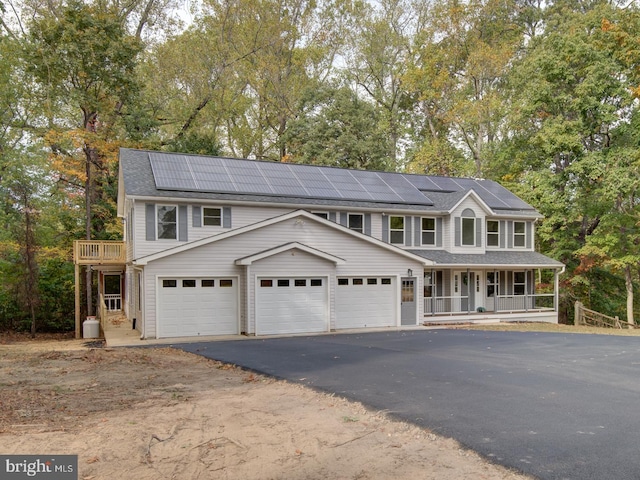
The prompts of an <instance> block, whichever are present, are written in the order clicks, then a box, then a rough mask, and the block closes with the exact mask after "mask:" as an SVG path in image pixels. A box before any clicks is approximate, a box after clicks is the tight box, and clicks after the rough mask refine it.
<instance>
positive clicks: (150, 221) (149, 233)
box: [144, 203, 156, 241]
mask: <svg viewBox="0 0 640 480" xmlns="http://www.w3.org/2000/svg"><path fill="white" fill-rule="evenodd" d="M144 206H145V230H146V239H147V240H148V241H153V240H155V239H156V205H155V204H154V203H145V205H144Z"/></svg>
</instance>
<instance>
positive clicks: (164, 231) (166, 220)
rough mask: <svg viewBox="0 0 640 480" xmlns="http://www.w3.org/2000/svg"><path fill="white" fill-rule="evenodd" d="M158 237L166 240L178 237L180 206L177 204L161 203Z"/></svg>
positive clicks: (159, 207)
mask: <svg viewBox="0 0 640 480" xmlns="http://www.w3.org/2000/svg"><path fill="white" fill-rule="evenodd" d="M157 214H158V238H159V239H160V238H162V239H166V240H177V239H178V207H176V206H175V205H173V206H168V205H159V206H158V210H157Z"/></svg>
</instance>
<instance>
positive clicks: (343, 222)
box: [340, 212, 347, 227]
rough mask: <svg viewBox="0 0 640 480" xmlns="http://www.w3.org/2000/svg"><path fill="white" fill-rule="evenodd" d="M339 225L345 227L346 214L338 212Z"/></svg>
mask: <svg viewBox="0 0 640 480" xmlns="http://www.w3.org/2000/svg"><path fill="white" fill-rule="evenodd" d="M340 225H342V226H343V227H346V226H347V212H340Z"/></svg>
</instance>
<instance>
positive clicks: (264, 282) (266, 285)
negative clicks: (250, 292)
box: [260, 280, 273, 287]
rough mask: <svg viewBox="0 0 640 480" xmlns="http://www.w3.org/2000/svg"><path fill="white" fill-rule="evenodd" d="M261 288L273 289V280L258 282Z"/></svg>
mask: <svg viewBox="0 0 640 480" xmlns="http://www.w3.org/2000/svg"><path fill="white" fill-rule="evenodd" d="M260 286H261V287H273V280H260Z"/></svg>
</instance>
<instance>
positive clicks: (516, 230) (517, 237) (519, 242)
mask: <svg viewBox="0 0 640 480" xmlns="http://www.w3.org/2000/svg"><path fill="white" fill-rule="evenodd" d="M525 237H526V225H525V223H524V222H513V246H514V247H524V246H525V244H526V243H525V240H526V238H525Z"/></svg>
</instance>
